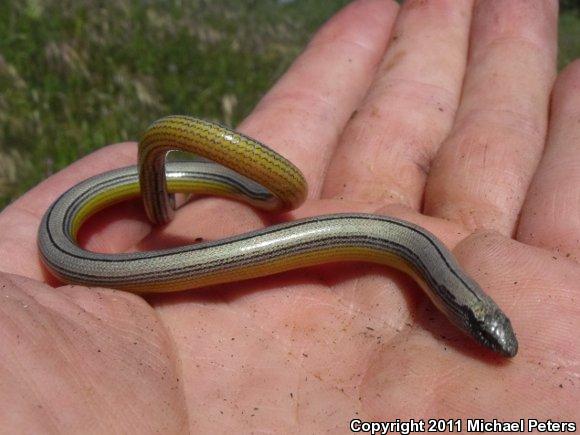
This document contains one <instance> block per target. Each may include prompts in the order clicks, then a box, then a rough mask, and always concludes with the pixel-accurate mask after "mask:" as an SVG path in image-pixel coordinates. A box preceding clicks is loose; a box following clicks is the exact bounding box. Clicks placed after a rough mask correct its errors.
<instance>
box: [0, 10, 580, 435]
mask: <svg viewBox="0 0 580 435" xmlns="http://www.w3.org/2000/svg"><path fill="white" fill-rule="evenodd" d="M556 9H557V3H556V2H555V1H554V2H545V1H541V0H534V1H507V0H504V1H498V2H476V6H475V9H474V10H473V11H472V4H471V2H469V1H464V2H463V1H462V2H457V1H445V2H443V1H442V2H425V1H411V2H408V3H407V4H406V5H405V6H404V7H403V8H402V9H401V10H400V11H397V7H396V5H395V4H394V3H389V2H386V1H380V0H364V1H357V2H354V3H353V4H351V5H350V6H348V7H347V8H345V10H343V11H342V12H341V13H339V14H338V15H337V16H336V17H334V18H333V19H332V20H331V21H330V22H329V23H328V24H327V25H326V26H324V27H323V28H322V29H321V30H320V31H319V33H318V35H317V36H316V37H315V38H314V40H313V41H312V43H311V44H310V45H309V46H308V48H307V49H306V50H305V52H304V53H303V54H302V55H301V56H300V58H298V59H297V61H296V62H295V63H294V65H293V66H292V68H291V69H290V70H289V71H288V73H287V74H286V75H285V76H284V77H283V78H282V79H281V80H280V81H279V82H278V84H277V85H276V86H274V88H273V89H272V90H271V91H270V92H269V93H268V95H266V97H265V98H264V99H263V100H262V102H261V103H260V104H259V105H258V106H257V107H256V109H255V111H254V112H253V114H252V115H251V116H250V117H249V118H248V119H247V120H246V121H245V122H244V123H243V124H242V125H241V126H240V127H239V129H240V131H242V132H244V133H246V134H248V135H250V136H252V137H255V138H257V139H259V140H261V141H263V142H265V143H267V144H268V145H270V146H272V147H273V148H275V149H276V150H277V151H279V152H280V153H281V154H283V155H284V156H286V157H288V158H289V159H290V160H291V161H292V162H294V163H295V164H296V165H297V166H298V167H299V168H301V169H302V170H303V171H304V173H305V174H306V177H307V179H308V181H309V183H310V189H311V191H310V200H309V201H308V202H307V204H306V205H305V206H304V207H302V208H301V209H300V210H298V211H296V212H294V213H293V214H292V217H294V218H297V217H304V216H307V215H318V214H327V213H334V212H371V213H378V214H388V215H393V216H397V217H401V218H403V219H407V220H410V221H413V222H415V223H417V224H419V225H421V226H423V227H425V228H427V229H428V230H430V231H431V232H433V233H435V234H436V235H437V236H438V237H439V238H440V239H441V240H443V241H444V242H445V243H446V244H447V245H448V246H449V247H450V248H454V253H455V255H456V256H457V258H458V260H459V261H460V263H461V264H462V266H463V267H464V268H465V270H466V271H467V272H468V273H469V274H470V275H471V276H472V277H473V278H474V279H475V280H476V281H478V282H479V283H480V284H481V286H482V287H483V288H484V289H485V290H486V292H487V293H489V294H490V295H491V296H492V297H493V298H494V299H495V300H496V301H497V302H498V304H499V305H500V306H501V307H502V308H503V309H504V310H505V311H506V313H507V314H508V315H509V316H510V318H511V320H512V323H513V325H514V329H515V330H516V333H517V334H518V339H519V341H520V352H519V354H518V356H517V357H516V358H515V359H513V360H510V361H505V360H500V359H498V358H496V357H494V356H492V355H490V353H489V352H487V351H485V350H483V349H480V348H479V347H478V345H477V344H476V343H474V342H472V341H471V340H470V339H469V338H468V337H464V336H463V335H462V334H461V333H460V332H458V331H456V330H455V328H453V327H452V326H451V325H449V324H448V322H447V320H446V319H444V318H443V316H442V315H440V314H439V313H438V312H437V311H436V310H435V309H434V308H433V307H432V305H431V304H430V302H428V300H427V298H426V297H425V296H424V295H423V294H422V293H421V291H420V290H419V289H418V288H417V287H416V286H415V285H414V284H413V282H412V281H410V280H409V279H407V278H406V277H404V276H402V275H401V274H399V273H397V272H395V271H392V270H390V269H386V268H384V267H380V266H376V265H366V264H365V265H361V264H347V265H340V267H337V266H336V265H331V266H326V267H317V268H311V269H308V270H304V271H300V272H297V271H294V272H289V273H285V274H282V275H279V276H274V277H269V278H265V279H259V280H252V281H248V282H242V283H233V284H229V285H223V286H219V287H214V288H211V289H207V290H202V291H192V292H186V293H179V294H173V295H158V296H153V297H147V302H148V303H149V304H147V303H146V302H145V301H144V300H143V299H142V298H140V297H138V296H134V295H130V294H127V293H123V292H118V291H113V290H107V289H87V288H83V287H79V286H74V287H72V286H64V287H59V288H57V289H54V288H52V287H51V286H50V284H54V282H53V281H51V279H50V278H49V277H48V276H47V275H46V273H45V271H44V270H43V268H42V267H41V265H40V262H39V260H38V252H37V249H36V240H35V239H36V231H37V228H38V224H39V221H40V219H41V217H42V214H43V213H44V211H45V210H46V208H47V207H48V206H49V204H50V203H51V202H52V201H53V200H54V199H55V198H56V197H57V196H58V195H59V194H60V193H61V192H63V191H64V190H65V189H66V188H68V187H70V186H72V185H73V184H75V183H77V182H78V181H81V180H82V179H84V178H86V177H88V176H90V175H93V174H96V173H101V172H104V171H106V170H109V169H113V168H115V167H120V166H125V165H129V164H134V163H135V157H136V148H135V144H118V145H114V146H110V147H107V148H104V149H102V150H100V151H98V152H96V153H94V154H92V155H90V156H88V157H87V158H85V159H82V160H80V161H79V162H77V163H75V164H73V165H71V166H70V167H69V168H67V169H66V170H64V171H61V172H60V173H59V174H56V175H55V176H53V177H51V178H50V179H48V180H47V181H45V182H44V183H42V184H41V185H40V186H38V187H37V188H35V189H33V190H32V191H30V192H29V193H27V194H26V195H24V196H23V197H22V198H21V199H19V200H18V201H17V202H15V203H14V204H13V205H11V206H10V207H8V208H7V209H6V210H5V211H4V212H3V213H2V214H1V215H0V225H1V226H0V227H1V228H3V229H4V231H3V234H2V236H0V253H1V254H2V255H1V256H0V257H1V258H0V270H2V271H3V272H4V273H2V275H1V277H0V281H1V283H0V295H1V297H2V299H1V300H2V304H1V305H0V310H1V311H0V331H2V334H1V337H2V341H1V343H0V349H1V358H0V370H1V372H0V379H2V382H1V384H0V385H1V388H0V404H1V407H0V409H1V411H0V421H3V422H4V428H6V430H7V431H8V432H10V431H15V430H19V431H22V430H27V431H28V432H43V431H54V432H58V431H69V432H73V431H74V432H79V431H83V432H85V431H94V432H110V431H111V430H115V431H118V432H153V431H154V430H159V431H161V430H162V431H164V432H166V433H170V432H183V431H185V430H186V429H187V428H189V429H190V430H191V431H192V432H201V433H205V432H209V431H212V432H216V431H217V432H225V431H230V430H239V431H242V432H251V431H252V430H253V431H258V430H260V431H280V432H293V433H310V432H315V431H323V430H326V431H328V430H335V431H337V432H348V422H349V420H350V419H351V418H360V419H362V420H387V419H388V420H393V419H395V418H400V419H406V418H415V419H419V418H431V417H433V418H435V417H445V418H458V417H466V418H468V417H473V418H476V417H477V418H498V419H503V420H515V419H519V418H526V417H529V418H531V417H533V418H552V419H556V420H557V419H560V420H570V419H573V418H574V417H576V416H577V415H578V414H577V412H578V411H577V409H576V405H574V403H578V399H579V397H578V396H579V395H580V394H579V392H578V389H577V388H575V385H574V382H576V377H577V368H576V367H577V365H578V354H579V347H580V339H579V338H578V334H577V331H578V327H579V326H580V320H579V319H580V316H579V315H578V314H579V313H578V312H579V308H578V306H577V304H576V302H575V298H576V297H577V296H576V295H577V293H578V291H580V285H579V283H580V266H578V261H579V260H580V241H579V240H580V221H579V219H578V216H580V209H579V207H580V201H578V196H579V192H580V180H579V179H578V170H577V168H578V165H579V163H580V150H579V149H578V147H577V145H576V144H577V143H578V138H579V137H580V124H579V123H578V114H577V110H576V111H575V107H578V106H579V104H580V64H579V63H575V64H573V65H571V66H569V67H568V69H567V70H566V71H564V72H563V73H562V74H561V76H560V77H559V78H558V80H557V82H556V86H555V88H554V96H553V100H552V113H551V118H550V122H549V123H548V107H549V95H550V92H551V90H552V85H553V80H554V77H555V66H554V64H555V52H556V41H555V39H556V36H555V34H556V20H557V12H556ZM392 26H394V27H392ZM469 32H471V35H470V38H471V39H470V41H469V42H470V45H469V47H468V35H469ZM389 35H391V38H390V42H388V41H389ZM387 43H388V44H387ZM387 45H388V47H387ZM468 49H469V50H468ZM385 50H386V51H385ZM468 51H469V52H468ZM546 138H547V144H546V148H545V149H544V144H545V141H546ZM272 222H274V219H273V218H272V219H271V220H270V218H268V217H264V216H263V215H262V214H259V213H257V212H255V211H253V210H251V209H249V208H248V207H246V206H244V205H241V204H238V203H233V202H231V201H226V200H221V199H215V198H207V199H200V200H197V201H195V202H192V203H190V204H187V205H186V206H184V207H182V209H181V210H180V211H179V213H177V216H176V219H175V220H174V221H173V222H172V223H170V224H169V225H167V226H166V227H164V228H162V229H151V227H150V226H149V224H148V223H147V221H146V219H145V216H144V214H143V211H142V209H141V207H140V205H139V204H138V203H127V204H121V205H119V206H116V207H113V208H111V209H109V210H106V211H104V212H103V213H101V214H100V215H99V216H98V219H93V220H91V221H90V222H88V223H87V224H86V225H85V227H84V228H83V232H82V234H81V242H82V243H83V246H85V247H87V248H88V249H92V250H98V251H105V252H122V251H126V250H133V249H138V250H143V249H158V248H162V247H167V246H175V245H182V244H186V243H192V242H193V241H194V240H195V239H196V238H197V237H203V238H204V239H206V240H207V239H219V238H222V237H225V236H227V235H232V234H239V233H242V232H244V231H247V230H250V229H254V228H259V227H262V226H264V225H269V224H271V223H272ZM481 229H486V230H487V231H476V230H481ZM490 230H491V231H490ZM492 231H493V232H492ZM11 429H12V430H11Z"/></svg>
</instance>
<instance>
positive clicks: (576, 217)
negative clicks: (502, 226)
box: [517, 60, 580, 261]
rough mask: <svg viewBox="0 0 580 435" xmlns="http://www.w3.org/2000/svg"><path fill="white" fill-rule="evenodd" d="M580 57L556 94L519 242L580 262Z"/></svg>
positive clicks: (566, 71)
mask: <svg viewBox="0 0 580 435" xmlns="http://www.w3.org/2000/svg"><path fill="white" fill-rule="evenodd" d="M579 108H580V60H577V61H576V62H574V63H573V64H571V65H569V66H568V68H566V69H565V70H564V71H563V72H562V74H561V75H560V77H559V78H558V80H557V82H556V86H555V88H554V93H553V97H552V112H551V116H550V131H549V135H548V143H547V147H546V152H545V153H544V155H543V157H542V160H541V162H540V166H539V167H538V171H537V172H536V174H535V175H534V180H533V182H532V185H531V186H530V190H529V192H528V195H527V198H526V202H525V203H524V207H523V209H522V214H521V217H520V222H519V227H518V231H517V238H518V240H520V241H522V242H524V243H528V244H530V245H535V246H541V247H543V248H547V249H550V250H553V251H555V252H558V253H560V254H562V255H565V256H568V257H571V258H573V259H575V260H576V261H580V109H579Z"/></svg>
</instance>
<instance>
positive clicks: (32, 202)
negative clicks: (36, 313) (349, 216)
mask: <svg viewBox="0 0 580 435" xmlns="http://www.w3.org/2000/svg"><path fill="white" fill-rule="evenodd" d="M395 12H396V4H395V3H391V2H385V1H382V0H359V1H357V2H354V3H352V4H351V5H349V6H348V7H346V8H345V9H344V10H343V11H342V12H340V13H339V14H338V15H337V16H336V17H335V18H334V19H332V20H330V22H329V23H328V24H327V25H326V26H324V27H323V28H322V29H321V31H320V32H319V33H318V35H317V36H316V37H315V38H314V39H313V41H312V43H311V44H310V45H309V47H308V48H307V49H306V51H305V52H304V54H303V55H302V56H300V57H299V58H298V59H297V60H296V62H295V64H294V66H293V67H292V68H291V69H290V71H289V72H288V73H287V74H286V75H285V76H284V77H283V78H282V79H281V80H280V82H279V83H278V85H276V86H275V87H274V88H273V90H272V91H271V92H270V93H269V94H268V95H267V96H266V97H265V98H264V99H263V101H262V102H261V103H260V104H259V106H258V108H257V109H256V111H255V113H254V114H253V115H251V116H250V117H249V118H248V120H246V122H245V123H244V124H243V125H242V126H241V130H243V131H244V132H245V133H248V134H250V135H255V136H256V137H258V138H260V139H261V140H264V141H265V142H268V143H269V144H271V145H272V146H273V147H274V148H277V149H279V150H280V151H281V152H282V153H283V154H285V155H286V156H287V157H289V158H290V159H291V160H294V161H296V163H297V164H298V166H300V167H305V168H306V172H307V175H308V174H310V177H309V178H310V179H311V180H313V179H315V177H314V176H313V174H314V172H315V169H314V166H317V164H316V162H315V160H316V159H314V158H312V156H310V157H308V158H306V159H305V158H304V157H305V155H306V154H307V153H311V154H315V155H316V156H317V157H319V156H320V155H321V153H323V152H324V150H322V148H324V147H325V146H332V145H333V144H332V140H331V139H330V138H329V137H330V136H332V135H333V134H332V131H333V129H335V130H336V131H339V130H340V129H341V128H342V127H339V126H337V125H333V122H328V123H327V122H325V123H324V124H323V123H322V121H321V119H323V118H324V117H325V116H327V115H326V114H327V111H328V108H329V107H335V108H336V111H335V113H334V115H333V116H332V119H333V120H335V121H336V120H339V119H340V117H341V116H342V117H343V118H345V122H346V119H348V117H349V116H350V111H352V110H353V107H354V106H355V103H354V102H352V100H357V95H358V96H359V97H360V95H362V94H363V93H364V91H365V90H366V84H365V80H367V82H368V81H369V80H370V77H371V76H372V71H374V67H375V65H376V64H377V62H378V59H379V58H380V56H381V54H382V52H383V50H384V45H385V44H386V42H385V41H386V40H387V37H388V36H387V35H388V34H389V29H390V21H391V20H392V17H393V16H394V15H395ZM367 70H368V71H367ZM329 77H333V80H329ZM337 83H338V84H337ZM345 83H350V85H349V86H345ZM305 84H310V87H306V86H305ZM341 87H346V88H349V92H346V93H344V92H342V91H341ZM305 89H306V90H305ZM316 101H319V102H320V101H328V102H329V106H321V105H318V106H317V108H315V109H313V107H315V106H316V104H315V102H316ZM349 106H351V107H349ZM282 117H283V118H284V120H285V121H284V124H283V125H279V122H278V119H281V118H282ZM317 117H318V118H317ZM335 124H336V123H335ZM338 124H340V122H338ZM321 125H324V128H320V126H321ZM309 130H312V131H309ZM316 132H319V133H320V134H318V135H317V134H315V133H316ZM337 134H338V133H336V135H337ZM307 139H308V141H310V142H308V141H307ZM319 143H322V144H324V145H321V146H320V147H318V148H317V149H316V151H311V148H313V147H316V146H317V145H318V144H319ZM295 144H300V147H305V148H304V149H302V148H301V149H300V150H298V149H297V148H292V147H293V145H295ZM135 151H136V149H135V147H134V145H133V146H132V147H131V146H129V145H118V146H114V147H106V148H104V149H101V150H99V151H97V152H96V153H94V154H92V155H90V156H88V157H87V158H85V159H82V160H80V161H78V162H76V163H75V164H73V165H71V166H70V167H68V168H66V169H65V170H63V171H61V172H59V173H58V174H57V175H55V176H53V177H51V178H50V179H48V180H46V181H45V182H43V183H41V184H40V185H39V186H38V187H36V188H35V189H33V190H32V191H30V192H28V193H27V194H26V195H24V196H23V197H22V198H21V199H20V200H18V201H16V202H15V203H14V204H12V205H11V206H10V207H8V208H7V209H6V210H5V211H4V212H3V213H2V215H0V224H2V225H3V227H4V228H13V229H14V230H13V231H12V232H11V233H10V234H4V235H3V237H2V238H0V250H1V251H2V252H9V253H11V255H10V256H3V258H2V260H0V270H6V271H10V272H12V273H19V274H22V275H24V276H28V277H31V278H34V279H43V277H44V273H43V269H42V267H41V265H40V263H39V261H37V260H36V259H37V257H38V256H37V251H36V232H37V229H38V224H39V222H40V219H41V217H42V214H43V213H44V211H45V210H46V209H47V208H48V206H49V205H50V203H52V201H54V200H55V199H56V197H57V196H58V195H60V194H61V193H62V192H63V191H64V190H66V189H67V188H69V187H71V186H72V185H74V184H76V183H78V182H79V181H81V180H82V179H85V178H87V177H88V176H91V175H94V174H96V173H100V172H104V171H106V170H110V169H113V168H116V167H120V166H125V165H127V164H134V163H135V161H136V152H135ZM290 151H291V152H290ZM321 161H322V160H319V162H318V163H319V165H320V164H321ZM306 163H311V166H308V165H307V164H306ZM309 168H310V169H309ZM320 170H321V169H320ZM119 214H121V215H122V216H124V218H125V219H123V220H121V222H119V221H118V216H119ZM97 218H98V219H97ZM97 218H96V219H93V221H92V222H87V224H86V225H85V227H84V235H83V234H81V235H80V237H81V238H82V239H84V242H85V244H84V246H85V247H87V248H88V249H95V250H99V251H105V252H118V251H123V250H125V249H128V248H130V247H132V246H134V245H135V244H136V243H138V242H139V241H140V240H142V239H143V237H145V236H146V234H147V233H148V232H149V228H150V227H149V226H148V224H147V223H145V222H144V220H143V215H142V213H141V212H140V207H135V205H134V204H131V203H126V204H121V205H119V206H115V207H112V208H110V209H109V210H106V211H105V212H104V214H101V215H99V216H97ZM115 220H117V224H116V225H115V226H110V225H109V224H110V223H111V222H113V221H115ZM135 223H138V224H139V225H135ZM91 224H92V225H91ZM105 228H106V231H102V230H103V229H105ZM180 230H181V232H182V233H183V232H190V228H189V227H183V228H181V229H180ZM31 258H33V259H35V260H36V261H30V259H31Z"/></svg>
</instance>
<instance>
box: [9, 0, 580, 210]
mask: <svg viewBox="0 0 580 435" xmlns="http://www.w3.org/2000/svg"><path fill="white" fill-rule="evenodd" d="M346 3H348V1H347V0H326V1H320V0H295V1H291V0H290V1H288V0H286V1H283V0H245V1H239V0H138V1H137V0H116V1H113V0H109V1H105V0H19V1H16V0H4V1H0V210H1V209H2V207H3V206H5V205H6V204H7V203H9V202H10V201H11V200H13V199H14V198H16V197H17V196H18V195H20V194H22V193H23V192H24V191H26V190H27V189H29V188H30V187H32V186H33V185H35V184H37V183H38V182H39V181H40V180H42V179H43V178H45V177H47V176H48V175H50V174H51V173H53V172H56V171H58V170H59V169H61V168H63V167H65V166H66V165H68V164H69V163H71V162H72V161H74V160H76V159H78V158H79V157H81V156H83V155H86V154H88V153H89V152H90V151H92V150H94V149H96V148H99V147H101V146H103V145H106V144H109V143H114V142H121V141H124V140H135V139H136V138H138V137H139V133H140V131H142V129H143V128H144V127H145V126H147V125H148V124H149V123H150V122H151V121H152V120H154V119H157V118H159V117H161V116H163V115H166V114H169V113H187V114H193V115H195V116H199V117H202V118H206V119H213V120H219V121H221V122H225V123H226V124H230V125H235V124H236V123H237V122H239V121H240V120H241V119H242V118H243V117H244V116H245V115H247V114H248V113H249V111H250V110H251V109H252V107H253V106H254V104H255V103H256V102H257V101H258V99H259V98H260V97H261V96H262V95H263V94H264V92H265V91H266V90H267V89H268V88H269V87H270V86H271V84H272V83H273V82H274V81H275V80H276V78H277V77H279V76H280V75H281V74H282V73H283V72H284V70H285V69H286V68H287V67H288V65H289V64H290V62H291V61H292V59H293V58H294V57H295V56H296V55H297V54H298V53H299V52H300V51H301V49H302V48H303V47H304V45H305V43H306V42H307V40H308V39H309V37H310V36H311V35H312V33H313V32H314V30H316V28H317V27H318V26H319V25H320V24H321V23H323V22H324V21H325V20H326V19H327V18H328V17H330V16H331V15H332V13H333V12H335V11H336V10H338V9H339V8H340V7H342V6H344V5H345V4H346ZM560 21H561V26H560V59H559V63H560V67H562V66H563V65H565V64H566V63H568V62H570V61H571V60H573V59H574V58H577V57H580V16H579V15H578V13H577V12H574V11H569V10H566V11H563V12H562V13H561V17H560Z"/></svg>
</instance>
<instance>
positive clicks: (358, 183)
mask: <svg viewBox="0 0 580 435" xmlns="http://www.w3.org/2000/svg"><path fill="white" fill-rule="evenodd" d="M471 7H472V2H471V0H462V1H460V2H457V1H451V0H447V1H439V2H423V1H408V2H406V3H405V4H404V5H403V8H402V9H401V12H400V14H399V17H398V18H397V22H396V25H395V29H394V32H393V37H392V40H391V43H390V46H389V48H388V50H387V53H386V56H385V57H384V59H383V62H382V64H381V67H380V68H379V70H378V73H377V78H376V80H375V82H374V83H373V85H372V87H371V89H370V91H369V93H368V95H367V96H366V98H365V100H364V102H363V103H362V105H361V106H360V108H359V109H358V111H357V112H356V116H355V117H353V119H352V120H351V121H350V122H349V124H348V126H347V128H346V130H345V132H344V135H343V136H342V138H341V140H340V145H339V147H338V149H337V151H336V154H335V156H334V158H333V160H332V162H331V164H330V167H329V171H328V176H327V179H326V184H325V187H324V196H325V197H333V198H337V197H339V198H344V199H360V200H362V201H373V202H378V203H379V205H382V204H385V203H392V202H397V203H402V204H404V205H408V206H411V207H413V208H415V209H418V208H419V207H420V204H421V198H422V196H423V186H424V183H425V179H426V174H427V172H428V170H429V164H430V161H431V158H432V156H433V154H434V152H435V151H436V149H437V147H438V146H439V144H440V143H441V142H442V141H443V139H444V138H445V136H446V134H447V133H448V131H449V129H450V128H451V125H452V122H453V117H454V113H455V110H456V107H457V103H458V101H459V95H460V91H461V83H462V79H463V74H464V69H465V59H466V56H467V41H468V34H469V22H470V15H471Z"/></svg>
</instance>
